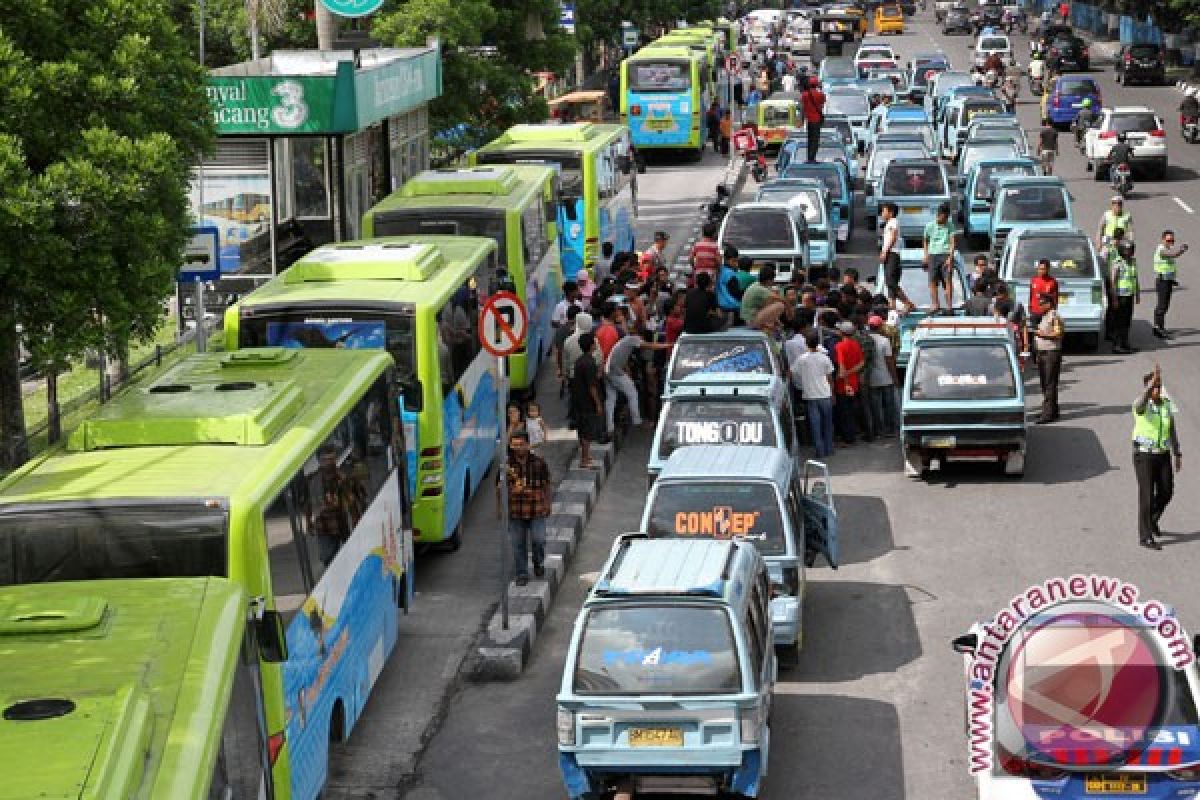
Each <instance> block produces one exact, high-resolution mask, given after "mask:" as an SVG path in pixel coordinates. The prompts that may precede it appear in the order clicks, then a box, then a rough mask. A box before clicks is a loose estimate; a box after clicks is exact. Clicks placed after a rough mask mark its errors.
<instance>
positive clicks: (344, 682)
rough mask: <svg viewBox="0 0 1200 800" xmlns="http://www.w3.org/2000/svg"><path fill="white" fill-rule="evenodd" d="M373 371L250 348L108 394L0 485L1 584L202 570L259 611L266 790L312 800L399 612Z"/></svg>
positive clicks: (396, 488)
mask: <svg viewBox="0 0 1200 800" xmlns="http://www.w3.org/2000/svg"><path fill="white" fill-rule="evenodd" d="M391 372H392V359H391V358H390V357H389V356H388V355H387V353H384V352H382V351H378V352H376V351H348V350H305V351H300V350H286V349H284V348H263V349H255V350H244V351H238V352H233V353H208V354H200V355H194V356H191V357H189V358H186V359H184V360H183V361H181V362H179V363H178V364H176V365H175V366H173V367H172V368H170V369H168V370H167V371H166V372H164V373H163V374H162V376H160V377H159V378H158V380H156V381H155V382H153V383H152V384H150V385H148V386H145V387H132V388H130V389H129V390H127V391H125V392H122V393H121V394H119V395H118V396H117V397H115V398H114V399H113V400H112V401H111V402H110V403H108V404H106V405H105V406H104V407H103V408H101V410H100V411H98V412H97V413H96V414H95V415H94V416H92V417H90V418H88V419H85V420H84V421H83V422H81V423H80V425H79V427H77V428H76V429H75V430H74V431H73V432H72V433H71V435H70V436H69V437H68V439H67V443H66V445H65V447H63V448H61V449H55V450H52V451H50V452H48V453H47V454H45V455H44V456H42V457H41V458H38V459H35V460H33V461H31V462H30V463H28V464H27V465H25V466H24V467H22V468H21V469H19V470H17V471H16V472H14V473H12V474H11V475H10V476H9V477H8V478H6V479H5V480H4V481H3V482H2V483H0V586H12V585H18V584H43V583H53V584H56V589H57V588H59V587H58V586H57V584H60V583H63V582H70V581H102V580H109V579H121V580H135V579H136V580H144V579H148V578H203V577H213V576H220V577H226V578H228V579H229V580H230V581H232V582H233V583H234V584H236V585H237V586H239V587H240V588H241V589H243V590H244V591H245V592H246V594H247V595H248V596H249V597H253V598H262V602H263V608H264V609H266V610H267V611H270V612H274V614H272V616H275V615H278V626H277V629H282V631H283V633H282V634H281V635H282V637H283V641H284V642H285V645H286V647H285V648H281V649H286V651H287V655H286V658H285V659H281V663H270V660H269V659H267V658H264V657H263V656H262V655H261V654H260V656H259V662H260V664H259V671H260V673H261V680H262V696H263V698H264V702H263V716H264V719H265V721H266V724H265V729H266V731H267V764H268V766H269V769H270V771H271V772H272V785H273V786H274V796H275V797H277V798H300V799H301V800H313V798H316V797H317V796H318V795H319V794H320V792H321V788H322V786H323V785H324V783H325V781H326V776H327V774H328V758H329V745H330V742H331V741H343V740H345V739H346V737H347V736H348V735H349V734H350V732H351V730H352V729H353V727H354V724H355V722H357V720H358V719H359V718H360V715H361V714H362V711H363V707H364V705H365V704H366V702H367V699H368V697H370V694H371V688H372V687H373V686H374V684H375V682H376V679H377V678H378V677H379V673H380V672H381V671H382V669H383V666H384V664H385V663H386V661H387V659H388V657H389V656H390V655H391V653H392V651H393V649H394V647H395V645H396V640H397V634H398V625H399V609H401V608H404V609H407V608H408V606H409V604H410V603H411V600H412V594H413V592H412V563H413V558H412V553H413V547H412V536H411V530H410V528H409V514H408V507H409V503H408V498H407V497H406V487H407V481H406V480H405V476H404V469H405V461H404V459H403V458H402V456H401V455H400V454H401V453H402V452H403V447H404V443H403V427H402V426H401V425H400V422H399V420H398V419H397V417H396V415H395V414H394V413H393V412H392V409H394V408H395V402H394V398H393V396H392V393H393V392H394V389H393V387H394V386H395V384H394V382H393V381H392V380H391V377H392V376H391ZM167 607H168V608H169V606H167ZM121 666H122V667H123V668H124V669H125V670H126V671H127V672H128V673H129V674H130V676H131V678H132V675H133V674H134V672H135V666H136V662H135V661H133V660H132V658H131V659H130V660H129V661H128V662H124V663H122V665H121ZM5 678H6V680H8V679H9V678H10V671H9V670H8V669H7V665H6V669H5ZM209 679H210V680H215V679H216V678H215V677H212V676H210V678H209ZM101 732H102V731H97V735H98V734H99V733H101ZM98 796H99V797H115V796H117V795H116V794H114V793H107V792H102V793H100V794H99V795H98Z"/></svg>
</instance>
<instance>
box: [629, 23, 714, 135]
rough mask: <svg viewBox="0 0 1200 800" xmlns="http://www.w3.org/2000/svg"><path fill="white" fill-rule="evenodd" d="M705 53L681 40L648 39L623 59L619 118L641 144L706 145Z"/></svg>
mask: <svg viewBox="0 0 1200 800" xmlns="http://www.w3.org/2000/svg"><path fill="white" fill-rule="evenodd" d="M710 77H711V76H710V74H709V69H708V66H707V64H706V59H705V57H704V56H703V55H702V54H700V53H698V52H696V51H695V50H692V49H691V48H689V47H685V46H678V47H675V46H658V45H650V46H648V47H644V48H642V49H641V50H639V51H638V52H636V53H634V54H633V55H632V56H630V57H629V58H627V59H625V60H624V61H622V62H621V121H622V122H624V123H625V124H627V125H628V126H629V131H630V134H631V135H632V136H633V144H634V146H635V147H637V148H638V149H639V150H649V149H673V150H690V151H692V153H693V154H694V155H695V156H696V157H697V158H698V157H699V156H700V154H701V153H702V152H703V148H704V112H705V110H706V109H707V108H708V104H709V102H710V91H709V90H710V87H711V80H710Z"/></svg>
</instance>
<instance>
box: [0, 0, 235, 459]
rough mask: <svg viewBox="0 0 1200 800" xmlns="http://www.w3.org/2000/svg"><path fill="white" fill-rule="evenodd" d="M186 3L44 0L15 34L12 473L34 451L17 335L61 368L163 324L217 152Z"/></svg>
mask: <svg viewBox="0 0 1200 800" xmlns="http://www.w3.org/2000/svg"><path fill="white" fill-rule="evenodd" d="M177 10H178V4H177V3H176V2H174V0H56V2H54V3H51V2H49V0H31V1H30V2H25V3H21V4H9V8H8V10H7V13H6V14H5V16H4V18H3V27H2V28H0V105H2V106H3V107H4V109H5V113H4V115H2V116H0V181H2V184H0V186H2V188H0V298H2V300H0V425H2V430H0V433H2V435H3V441H2V442H0V466H3V467H7V468H11V467H13V466H16V465H17V464H19V463H20V462H21V461H23V460H24V459H25V457H26V456H27V448H26V445H25V440H24V439H25V437H24V424H23V418H22V417H21V414H20V393H21V388H20V379H19V375H18V357H17V326H18V325H20V326H22V328H23V330H24V335H25V336H26V337H27V338H28V340H29V342H30V345H31V348H32V349H33V350H34V352H35V355H36V356H38V357H39V358H40V359H41V360H42V361H43V363H44V364H46V365H47V366H49V367H54V366H56V365H60V364H61V363H63V361H64V360H65V359H66V358H71V357H78V356H80V355H82V354H83V353H84V352H85V351H86V350H88V349H95V350H102V351H104V352H107V353H109V354H111V355H113V356H116V357H123V355H124V353H125V352H126V350H127V348H128V345H129V343H130V341H131V340H133V339H138V338H146V337H149V336H150V335H151V334H152V333H153V332H154V329H155V327H156V326H157V324H158V322H159V319H160V316H161V302H162V300H163V298H164V297H166V296H167V295H168V294H169V292H170V287H171V283H172V280H173V277H174V274H175V271H176V269H178V267H179V265H180V264H181V263H182V254H183V249H184V245H185V244H186V242H187V239H188V236H189V229H190V226H191V224H192V216H191V209H190V206H189V202H188V187H189V184H190V174H191V168H192V166H193V165H194V164H196V163H198V162H199V160H200V158H201V157H202V154H203V152H204V151H205V149H206V148H208V147H209V146H210V145H211V142H212V137H213V128H212V120H211V114H210V113H209V107H208V100H207V97H206V95H205V90H204V77H205V73H204V70H203V69H202V68H201V67H200V65H198V64H197V63H196V62H195V60H194V57H193V52H192V44H191V43H190V42H188V41H186V40H185V37H184V35H183V34H182V33H181V31H180V29H179V27H178V26H177V25H176V24H175V22H174V21H173V16H172V14H173V12H176V11H177Z"/></svg>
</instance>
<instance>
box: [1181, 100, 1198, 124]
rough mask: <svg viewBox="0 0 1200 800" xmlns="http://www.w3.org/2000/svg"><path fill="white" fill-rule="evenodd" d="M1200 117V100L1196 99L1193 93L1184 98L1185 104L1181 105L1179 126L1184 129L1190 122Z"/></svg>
mask: <svg viewBox="0 0 1200 800" xmlns="http://www.w3.org/2000/svg"><path fill="white" fill-rule="evenodd" d="M1197 117H1200V100H1197V99H1196V95H1195V94H1192V93H1190V92H1189V93H1188V94H1185V95H1184V96H1183V102H1181V103H1180V104H1179V126H1180V127H1181V128H1182V127H1184V126H1186V125H1187V124H1188V121H1189V120H1190V121H1193V122H1194V121H1195V120H1196V118H1197Z"/></svg>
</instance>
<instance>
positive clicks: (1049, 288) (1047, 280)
mask: <svg viewBox="0 0 1200 800" xmlns="http://www.w3.org/2000/svg"><path fill="white" fill-rule="evenodd" d="M1043 294H1049V295H1053V296H1054V297H1058V280H1057V279H1055V277H1054V276H1053V275H1051V274H1050V259H1048V258H1043V259H1042V260H1041V261H1039V262H1038V263H1037V274H1036V275H1034V276H1033V279H1032V280H1030V281H1029V314H1030V319H1029V323H1030V327H1034V328H1036V327H1037V324H1038V323H1039V322H1041V321H1042V314H1045V313H1046V312H1047V311H1049V309H1048V308H1046V307H1045V306H1044V305H1043V304H1042V302H1041V297H1042V295H1043Z"/></svg>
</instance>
